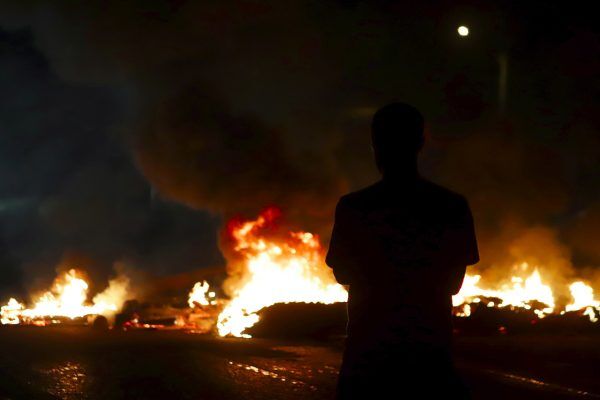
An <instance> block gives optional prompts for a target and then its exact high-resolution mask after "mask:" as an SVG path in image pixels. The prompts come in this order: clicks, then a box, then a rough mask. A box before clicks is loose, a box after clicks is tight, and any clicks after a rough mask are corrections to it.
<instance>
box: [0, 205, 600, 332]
mask: <svg viewBox="0 0 600 400" xmlns="http://www.w3.org/2000/svg"><path fill="white" fill-rule="evenodd" d="M280 217H281V212H280V211H279V210H278V209H276V208H268V209H266V210H265V211H263V212H262V213H261V214H260V215H259V216H258V217H257V218H256V219H254V220H243V219H239V218H236V219H233V220H231V221H230V222H229V223H228V224H227V226H226V229H225V230H224V235H223V240H222V248H223V251H224V253H225V256H226V258H227V260H228V274H229V278H227V279H226V280H225V282H224V283H223V291H224V293H225V294H226V295H227V296H228V299H227V298H222V297H220V296H219V297H218V296H217V294H216V292H215V291H213V290H211V288H210V285H209V283H208V282H207V281H202V282H197V283H196V284H195V285H194V286H193V288H192V290H191V291H190V292H189V294H188V298H187V302H186V303H185V306H183V304H184V303H182V305H179V306H177V307H173V306H171V305H166V304H158V305H157V304H154V305H143V304H141V303H139V302H137V301H136V300H130V299H129V298H128V297H127V296H128V294H129V290H128V288H129V280H128V279H127V278H125V277H118V278H116V279H114V280H111V281H110V282H109V285H108V287H107V288H106V290H104V291H103V292H101V293H99V294H97V295H96V296H95V297H94V298H93V299H92V301H91V302H89V301H88V297H87V296H88V293H87V291H88V283H87V282H86V280H85V279H84V277H83V274H82V273H81V272H79V271H77V270H75V269H71V270H69V271H68V272H66V273H64V274H62V275H61V276H59V277H58V278H57V279H56V280H55V282H54V285H53V287H52V289H51V290H49V291H47V292H45V293H43V294H41V295H40V296H38V297H37V300H36V301H35V302H34V303H33V305H32V306H31V307H30V308H27V307H26V306H25V305H24V304H22V303H20V302H18V301H17V300H16V299H13V298H11V299H10V300H9V301H8V303H7V304H6V305H4V306H2V314H1V317H2V319H1V322H2V324H10V325H12V324H35V325H44V326H45V325H48V324H52V323H59V322H61V321H63V320H65V319H75V318H81V317H86V316H95V315H102V316H105V317H112V316H115V315H116V314H117V313H118V312H119V311H121V308H123V311H121V312H120V314H118V315H116V325H115V326H116V327H118V328H123V329H137V328H141V329H148V328H153V329H154V328H165V327H169V326H170V327H173V328H186V329H190V330H193V331H196V332H201V333H208V332H215V333H217V334H218V335H220V336H235V337H244V338H249V337H251V335H250V333H249V332H250V331H252V329H251V328H253V327H254V326H255V325H256V324H257V323H258V321H259V320H260V319H261V316H259V313H264V312H265V310H266V309H269V308H272V306H275V307H279V308H278V310H279V314H278V315H281V308H282V307H283V306H284V305H285V304H287V303H313V304H321V305H327V304H333V303H342V302H345V301H347V298H348V293H347V291H346V289H345V288H344V287H343V286H341V285H339V284H338V283H337V282H336V281H335V278H334V276H333V273H332V271H331V270H330V269H329V268H328V267H327V266H326V265H325V262H324V252H325V251H324V249H323V247H322V246H321V243H320V241H319V238H318V236H316V235H313V234H311V233H309V232H302V231H288V230H285V229H283V227H281V226H280V225H279V224H278V222H279V220H280ZM513 271H515V272H514V273H513V275H514V276H512V277H511V278H510V279H508V280H500V281H498V280H495V281H493V282H488V283H486V284H485V285H484V284H483V283H484V282H485V277H484V278H482V276H481V275H476V274H471V273H469V274H467V275H466V276H465V279H464V282H463V285H462V288H461V290H460V292H459V293H458V294H457V295H455V296H454V297H453V299H452V300H453V306H454V314H455V316H457V317H470V316H472V315H473V314H476V313H477V312H479V314H481V312H483V311H484V310H498V312H502V313H505V312H506V311H508V312H511V311H515V312H518V313H521V314H523V316H524V317H525V314H527V315H529V314H530V315H531V316H532V318H533V319H538V320H539V319H543V318H546V317H547V316H550V315H552V316H553V317H560V316H561V315H565V314H569V315H571V316H577V318H582V317H584V318H587V319H589V321H591V322H597V321H598V319H599V317H600V301H599V300H598V299H596V298H595V297H594V290H593V288H592V286H590V285H588V284H586V283H585V282H583V281H573V282H571V283H570V284H568V289H569V292H568V293H569V295H557V293H563V292H560V291H559V289H561V288H562V287H561V286H560V285H558V284H554V285H553V284H552V281H549V280H547V279H548V278H547V277H546V275H545V271H546V270H545V269H544V266H532V265H530V264H528V263H520V264H518V265H515V266H514V267H513ZM565 289H566V288H565ZM564 293H567V292H566V290H565V291H564ZM125 300H129V301H125ZM319 307H321V306H319ZM283 308H285V307H283ZM322 308H323V307H321V308H319V309H322ZM315 309H317V308H315ZM336 309H337V308H336ZM488 314H489V313H488ZM140 315H143V316H140ZM503 315H504V314H503ZM254 330H255V331H256V329H254ZM258 331H260V329H258Z"/></svg>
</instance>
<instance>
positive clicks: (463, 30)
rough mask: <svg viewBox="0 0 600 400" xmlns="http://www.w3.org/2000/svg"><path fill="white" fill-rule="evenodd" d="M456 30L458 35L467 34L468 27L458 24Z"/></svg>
mask: <svg viewBox="0 0 600 400" xmlns="http://www.w3.org/2000/svg"><path fill="white" fill-rule="evenodd" d="M457 31H458V34H459V35H460V36H469V28H467V27H466V26H464V25H461V26H459V27H458V29H457Z"/></svg>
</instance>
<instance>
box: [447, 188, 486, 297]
mask: <svg viewBox="0 0 600 400" xmlns="http://www.w3.org/2000/svg"><path fill="white" fill-rule="evenodd" d="M453 214H454V215H452V217H451V219H450V221H451V222H450V224H449V226H448V230H447V233H446V238H445V247H446V249H447V251H446V252H444V253H445V254H444V256H445V257H447V260H446V263H447V265H448V266H449V268H450V270H451V272H452V273H451V274H450V279H449V282H448V284H449V289H450V292H451V294H453V295H454V294H457V293H458V292H459V291H460V288H461V286H462V284H463V280H464V278H465V273H466V270H467V266H469V265H474V264H477V263H478V262H479V250H478V248H477V237H476V236H475V225H474V223H473V216H472V214H471V209H470V207H469V204H468V203H467V200H466V199H464V198H461V199H460V201H459V202H458V205H457V208H456V209H455V211H454V212H453Z"/></svg>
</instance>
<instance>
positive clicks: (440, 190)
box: [421, 179, 467, 204]
mask: <svg viewBox="0 0 600 400" xmlns="http://www.w3.org/2000/svg"><path fill="white" fill-rule="evenodd" d="M421 182H422V187H423V192H424V194H425V195H426V196H428V197H431V198H434V199H438V200H440V201H443V202H444V203H450V204H465V203H466V202H467V199H466V198H465V196H463V195H462V194H460V193H458V192H455V191H454V190H451V189H448V188H447V187H445V186H442V185H439V184H437V183H434V182H432V181H430V180H428V179H421Z"/></svg>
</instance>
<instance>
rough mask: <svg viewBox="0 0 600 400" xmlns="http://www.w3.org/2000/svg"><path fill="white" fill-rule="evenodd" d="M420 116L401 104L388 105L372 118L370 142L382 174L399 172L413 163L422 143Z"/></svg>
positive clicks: (422, 134) (416, 111)
mask: <svg viewBox="0 0 600 400" xmlns="http://www.w3.org/2000/svg"><path fill="white" fill-rule="evenodd" d="M424 123H425V121H424V119H423V115H421V113H420V112H419V110H417V109H416V108H414V107H413V106H410V105H408V104H405V103H399V102H398V103H391V104H388V105H387V106H384V107H382V108H381V109H379V111H377V112H376V113H375V115H374V116H373V121H372V123H371V140H372V143H373V150H374V151H375V162H376V163H377V167H378V168H379V170H380V171H381V172H383V173H394V172H402V171H401V170H402V169H405V168H407V167H408V166H411V165H412V164H414V163H415V161H416V158H417V154H418V153H419V151H420V150H421V148H422V147H423V143H424V141H425V136H424V133H423V130H424Z"/></svg>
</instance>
